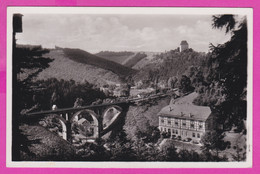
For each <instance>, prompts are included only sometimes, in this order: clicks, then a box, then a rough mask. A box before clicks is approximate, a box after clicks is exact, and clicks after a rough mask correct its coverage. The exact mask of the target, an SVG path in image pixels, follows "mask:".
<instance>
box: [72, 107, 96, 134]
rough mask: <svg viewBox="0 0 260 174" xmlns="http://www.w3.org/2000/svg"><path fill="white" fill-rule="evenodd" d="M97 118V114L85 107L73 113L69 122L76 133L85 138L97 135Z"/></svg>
mask: <svg viewBox="0 0 260 174" xmlns="http://www.w3.org/2000/svg"><path fill="white" fill-rule="evenodd" d="M97 118H98V116H97V114H96V113H95V112H94V111H92V110H89V109H85V110H81V111H78V112H76V113H75V114H73V116H72V117H71V119H70V123H71V124H72V129H73V130H74V132H76V133H77V134H82V135H84V136H85V137H86V138H97V137H98V136H99V128H98V126H99V124H98V119H97Z"/></svg>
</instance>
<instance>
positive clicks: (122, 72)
mask: <svg viewBox="0 0 260 174" xmlns="http://www.w3.org/2000/svg"><path fill="white" fill-rule="evenodd" d="M63 51H64V54H65V55H66V56H67V57H68V58H69V59H71V60H74V61H76V62H79V63H83V64H88V65H93V66H96V67H99V68H102V69H105V70H109V71H112V72H113V73H115V74H117V75H118V76H120V77H122V78H124V77H126V76H128V75H130V74H132V73H134V72H135V71H134V70H133V69H131V68H128V67H125V66H123V65H120V64H118V63H115V62H113V61H109V60H106V59H104V58H101V57H98V56H96V55H93V54H90V53H88V52H86V51H83V50H80V49H70V48H64V49H63Z"/></svg>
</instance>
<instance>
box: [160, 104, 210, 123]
mask: <svg viewBox="0 0 260 174" xmlns="http://www.w3.org/2000/svg"><path fill="white" fill-rule="evenodd" d="M210 114H211V109H210V107H208V106H197V105H193V104H189V103H185V104H172V105H168V106H166V107H164V108H162V110H161V111H160V112H159V113H158V115H159V116H167V117H172V118H182V119H189V120H199V121H206V120H207V119H208V117H209V116H210Z"/></svg>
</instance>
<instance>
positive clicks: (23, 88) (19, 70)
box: [12, 39, 52, 160]
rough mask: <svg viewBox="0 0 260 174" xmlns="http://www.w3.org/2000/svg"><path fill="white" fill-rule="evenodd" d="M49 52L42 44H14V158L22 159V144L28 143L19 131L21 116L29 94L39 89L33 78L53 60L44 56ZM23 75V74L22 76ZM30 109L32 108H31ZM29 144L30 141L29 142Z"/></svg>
mask: <svg viewBox="0 0 260 174" xmlns="http://www.w3.org/2000/svg"><path fill="white" fill-rule="evenodd" d="M46 53H48V50H47V49H42V47H41V46H19V47H17V46H16V43H15V39H14V44H13V116H12V132H13V135H12V138H13V139H12V145H13V146H12V159H13V160H20V150H21V146H24V145H26V141H25V140H26V139H27V138H26V137H24V136H23V135H22V134H21V133H20V131H19V116H20V113H21V111H22V110H23V109H24V108H26V107H27V104H28V102H29V101H28V96H30V95H32V93H33V92H34V91H36V90H37V87H36V88H35V87H34V86H33V85H31V83H32V80H33V78H34V77H36V76H37V75H38V74H39V73H40V72H41V71H42V70H43V69H45V68H48V67H49V63H50V62H51V61H52V59H50V58H46V57H43V54H46ZM21 75H23V76H21ZM29 110H30V109H29ZM27 144H28V143H27Z"/></svg>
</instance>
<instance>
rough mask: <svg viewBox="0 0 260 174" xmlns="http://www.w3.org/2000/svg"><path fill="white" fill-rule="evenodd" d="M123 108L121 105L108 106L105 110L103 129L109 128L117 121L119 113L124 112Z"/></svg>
mask: <svg viewBox="0 0 260 174" xmlns="http://www.w3.org/2000/svg"><path fill="white" fill-rule="evenodd" d="M122 111H123V109H122V108H121V107H120V106H117V105H112V106H109V107H108V108H106V109H105V110H104V112H103V115H102V117H103V121H102V124H103V130H106V129H108V128H109V127H110V126H111V125H113V123H115V122H116V121H117V120H118V118H119V115H120V114H121V113H122Z"/></svg>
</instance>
